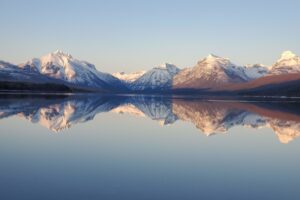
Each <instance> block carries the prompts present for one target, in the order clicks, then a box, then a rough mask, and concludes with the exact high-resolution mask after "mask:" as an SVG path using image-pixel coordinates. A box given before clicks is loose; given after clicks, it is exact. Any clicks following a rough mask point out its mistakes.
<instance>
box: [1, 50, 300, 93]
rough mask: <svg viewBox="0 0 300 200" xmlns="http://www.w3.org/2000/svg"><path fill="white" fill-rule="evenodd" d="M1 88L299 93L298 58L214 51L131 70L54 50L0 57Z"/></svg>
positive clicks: (299, 72)
mask: <svg viewBox="0 0 300 200" xmlns="http://www.w3.org/2000/svg"><path fill="white" fill-rule="evenodd" d="M0 82H1V84H0V90H1V91H6V92H10V91H38V92H102V93H104V92H105V93H161V92H163V93H176V94H180V93H187V94H189V93H191V92H192V93H193V94H194V93H195V92H196V93H199V94H201V93H205V94H235V95H240V94H242V95H252V94H258V95H281V96H282V95H288V96H289V95H291V96H299V95H300V87H299V83H300V57H299V56H297V55H295V54H294V53H292V52H291V51H285V52H283V53H282V55H281V57H280V58H279V59H278V60H277V61H276V62H275V63H274V64H273V65H272V66H265V65H262V64H254V65H236V64H234V63H233V62H231V61H230V60H229V59H227V58H222V57H219V56H216V55H213V54H210V55H208V56H207V57H206V58H203V59H201V60H200V61H198V62H197V63H196V65H195V66H194V67H187V68H184V69H180V68H178V67H177V66H176V65H174V64H169V63H165V64H163V65H159V66H157V67H154V68H152V69H150V70H148V71H138V72H134V73H130V74H126V73H124V72H117V73H113V74H109V73H104V72H100V71H98V70H97V69H96V67H95V66H94V65H93V64H91V63H89V62H86V61H81V60H78V59H76V58H73V56H71V55H70V54H67V53H64V52H62V51H59V50H58V51H55V52H52V53H50V54H47V55H45V56H42V57H40V58H33V59H31V60H29V61H27V62H25V63H22V64H19V65H14V64H10V63H8V62H4V61H0Z"/></svg>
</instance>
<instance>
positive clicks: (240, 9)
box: [0, 0, 300, 72]
mask: <svg viewBox="0 0 300 200" xmlns="http://www.w3.org/2000/svg"><path fill="white" fill-rule="evenodd" d="M299 7H300V1H296V0H295V1H292V0H287V1H276V0H274V1H264V2H262V1H258V0H252V1H233V0H228V1H214V2H211V1H189V0H185V1H176V0H172V1H171V0H165V1H162V0H159V1H158V0H152V1H137V0H136V1H134V0H128V1H116V0H111V1H104V0H102V1H101V0H100V1H83V0H78V1H66V0H65V1H58V0H51V1H50V0H44V1H40V0H27V1H17V0H1V1H0V8H1V12H0V27H1V34H0V60H5V61H8V62H11V63H14V64H19V63H22V62H25V61H27V60H29V59H31V58H32V57H40V56H42V55H45V54H47V53H50V52H52V51H54V50H56V49H61V50H63V51H65V52H68V53H70V54H72V55H73V56H74V57H76V58H78V59H81V60H87V61H89V62H91V63H93V64H95V65H96V67H97V68H98V69H99V70H101V71H106V72H117V71H125V72H132V71H140V70H147V69H150V68H152V67H154V66H158V65H160V64H161V63H164V62H170V63H174V64H176V65H177V66H179V67H181V68H183V67H187V66H193V65H195V64H196V62H197V61H198V60H199V59H201V58H203V57H205V56H207V55H208V54H209V53H214V54H216V55H219V56H222V57H228V58H230V59H231V61H232V62H233V63H236V64H254V63H262V64H266V65H270V64H273V63H274V62H275V61H276V60H277V59H278V58H279V57H280V54H281V52H282V51H284V50H292V51H293V52H295V53H296V54H298V55H299V54H300V39H299V35H300V25H299V19H300V12H299Z"/></svg>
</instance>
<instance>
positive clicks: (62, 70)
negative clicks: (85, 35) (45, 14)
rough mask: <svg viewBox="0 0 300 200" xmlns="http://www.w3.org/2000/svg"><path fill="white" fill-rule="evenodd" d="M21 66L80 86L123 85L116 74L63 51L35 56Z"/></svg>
mask: <svg viewBox="0 0 300 200" xmlns="http://www.w3.org/2000/svg"><path fill="white" fill-rule="evenodd" d="M19 67H20V68H23V69H28V70H31V71H37V72H39V73H41V74H43V75H46V76H48V77H52V78H55V79H59V80H63V81H66V82H68V83H72V84H76V85H78V86H87V87H93V88H111V87H116V86H121V85H122V83H121V81H120V80H118V79H117V78H115V77H114V76H112V75H110V74H107V73H102V72H99V71H98V70H97V69H96V68H95V66H94V65H93V64H90V63H88V62H86V61H80V60H77V59H75V58H73V57H72V56H71V55H70V54H66V53H64V52H62V51H55V52H53V53H50V54H48V55H45V56H42V57H41V58H34V59H32V60H30V61H28V62H27V63H25V64H21V65H19Z"/></svg>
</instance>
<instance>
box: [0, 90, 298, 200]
mask: <svg viewBox="0 0 300 200" xmlns="http://www.w3.org/2000/svg"><path fill="white" fill-rule="evenodd" d="M299 105H300V104H299V103H297V102H294V101H293V102H291V101H284V102H278V101H276V100H274V101H273V102H271V103H270V102H261V101H255V102H248V101H230V100H226V101H222V100H207V99H196V98H194V99H189V98H179V97H173V98H170V97H159V96H115V97H111V96H89V95H81V96H57V95H56V96H47V97H45V96H30V97H29V96H5V97H3V95H2V96H1V98H0V119H1V120H0V124H1V126H0V131H1V134H0V137H1V138H0V159H1V165H0V190H1V191H0V199H5V200H9V199H30V200H32V199H39V200H40V199H43V200H45V199H72V200H76V199H130V200H131V199H300V189H299V186H300V171H299V169H300V159H299V153H300V138H297V137H298V136H300V106H299Z"/></svg>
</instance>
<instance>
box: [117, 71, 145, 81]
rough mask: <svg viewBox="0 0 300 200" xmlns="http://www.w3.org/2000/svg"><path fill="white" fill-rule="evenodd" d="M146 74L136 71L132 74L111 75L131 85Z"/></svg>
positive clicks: (119, 73)
mask: <svg viewBox="0 0 300 200" xmlns="http://www.w3.org/2000/svg"><path fill="white" fill-rule="evenodd" d="M145 73H146V71H138V72H133V73H129V74H126V73H125V72H116V73H113V74H112V75H113V76H114V77H116V78H118V79H120V80H123V81H125V82H128V83H131V82H133V81H135V80H136V79H138V78H140V77H141V76H143V75H144V74H145Z"/></svg>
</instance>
